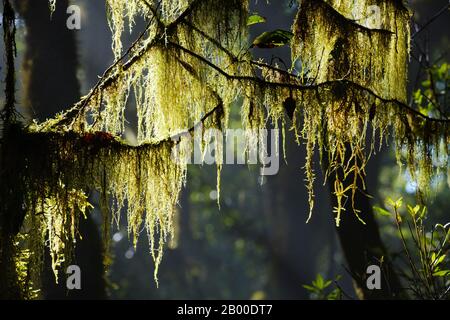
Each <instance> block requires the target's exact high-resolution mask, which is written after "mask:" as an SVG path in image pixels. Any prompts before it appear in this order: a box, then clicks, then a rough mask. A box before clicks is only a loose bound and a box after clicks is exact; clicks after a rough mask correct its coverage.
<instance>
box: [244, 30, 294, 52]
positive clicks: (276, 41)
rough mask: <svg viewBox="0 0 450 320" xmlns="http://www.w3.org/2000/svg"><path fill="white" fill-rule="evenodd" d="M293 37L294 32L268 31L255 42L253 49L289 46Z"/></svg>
mask: <svg viewBox="0 0 450 320" xmlns="http://www.w3.org/2000/svg"><path fill="white" fill-rule="evenodd" d="M292 37H293V34H292V32H289V31H286V30H281V29H277V30H274V31H266V32H263V33H262V34H261V35H259V36H258V37H256V38H255V40H253V43H252V45H251V48H254V47H257V48H268V49H270V48H276V47H282V46H284V45H286V44H288V43H289V42H290V41H291V39H292Z"/></svg>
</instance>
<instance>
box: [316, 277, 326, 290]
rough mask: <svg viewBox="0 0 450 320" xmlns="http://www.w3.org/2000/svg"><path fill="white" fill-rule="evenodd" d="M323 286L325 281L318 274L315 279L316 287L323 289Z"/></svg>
mask: <svg viewBox="0 0 450 320" xmlns="http://www.w3.org/2000/svg"><path fill="white" fill-rule="evenodd" d="M324 285H325V281H324V279H323V277H322V275H321V274H320V273H319V274H318V275H317V278H316V287H317V288H319V289H323V288H324Z"/></svg>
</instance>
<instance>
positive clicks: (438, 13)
mask: <svg viewBox="0 0 450 320" xmlns="http://www.w3.org/2000/svg"><path fill="white" fill-rule="evenodd" d="M449 8H450V3H448V4H447V5H445V6H444V7H443V8H442V9H441V10H439V11H438V12H437V13H436V14H435V15H434V16H433V17H432V18H431V19H430V20H428V21H427V22H426V23H425V24H424V25H423V26H422V27H421V28H420V29H419V30H417V31H416V32H415V33H414V34H413V35H412V36H411V38H412V39H414V38H415V37H416V36H417V35H419V34H420V33H421V32H422V31H423V30H425V29H426V28H427V27H428V26H429V25H430V24H432V23H433V22H434V21H435V20H436V19H437V18H439V17H440V16H441V15H442V14H444V13H445V11H447V10H448V9H449Z"/></svg>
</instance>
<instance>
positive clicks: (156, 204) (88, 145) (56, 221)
mask: <svg viewBox="0 0 450 320" xmlns="http://www.w3.org/2000/svg"><path fill="white" fill-rule="evenodd" d="M25 137H26V138H25V139H24V140H23V141H21V143H22V145H23V146H26V148H24V150H27V151H25V152H24V154H23V155H22V156H23V157H24V158H25V159H26V161H27V163H29V165H28V166H27V168H26V170H25V171H24V172H23V177H22V179H21V180H22V181H23V183H24V184H25V186H26V187H27V188H26V190H28V192H27V195H26V199H27V201H26V209H27V218H26V222H25V225H24V227H23V232H22V234H25V235H27V236H29V237H32V238H34V239H33V240H32V241H31V242H30V243H34V244H36V243H43V241H42V240H43V237H44V236H45V234H47V236H48V239H49V243H48V246H49V248H50V254H51V258H52V259H51V261H52V267H53V269H54V272H55V275H57V271H58V269H59V268H60V267H62V266H65V265H66V264H67V263H68V262H70V260H71V258H72V253H73V247H74V245H75V243H76V242H77V241H78V240H79V239H80V236H81V235H79V234H78V226H77V224H78V221H79V219H80V217H82V216H83V215H85V214H86V213H87V210H88V209H89V207H90V204H89V203H88V201H87V197H86V195H85V193H84V190H98V191H99V192H100V195H101V196H103V195H106V196H107V198H108V199H109V198H112V199H113V202H112V206H111V208H108V207H109V206H108V205H106V207H104V208H102V209H103V210H104V211H105V212H103V214H104V215H105V216H107V217H108V219H107V221H108V222H107V224H111V223H112V222H113V221H118V220H119V217H120V213H121V212H122V211H123V210H125V211H126V212H127V220H128V230H129V234H130V237H131V238H132V240H133V242H134V244H136V241H137V240H138V238H139V233H140V230H141V228H142V225H145V227H146V230H147V232H148V235H149V239H150V251H151V254H152V256H153V259H154V261H155V279H156V275H157V271H158V266H159V264H160V262H161V258H162V252H163V247H164V245H165V243H166V242H167V241H168V240H169V238H170V237H171V236H172V235H173V215H174V212H175V210H176V205H177V202H178V195H179V191H180V189H181V186H182V184H183V181H184V179H185V175H186V165H185V164H178V163H176V162H174V161H172V160H171V153H172V147H173V143H174V142H172V141H171V140H167V141H162V142H159V143H153V144H146V145H141V146H139V147H129V146H126V145H125V144H123V143H121V142H120V141H118V140H117V139H115V138H113V137H112V136H111V135H109V134H106V133H102V132H98V133H85V134H80V135H78V136H77V135H74V134H73V133H68V134H61V133H33V134H31V133H30V134H27V135H25ZM37 146H39V147H37ZM106 227H109V226H106ZM36 237H37V238H38V239H39V241H37V239H36ZM30 250H33V255H32V256H33V257H34V259H35V260H36V261H35V262H36V264H39V262H41V261H42V258H39V257H42V255H43V253H44V252H43V248H33V249H30ZM36 268H37V269H38V267H36Z"/></svg>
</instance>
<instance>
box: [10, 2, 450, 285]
mask: <svg viewBox="0 0 450 320" xmlns="http://www.w3.org/2000/svg"><path fill="white" fill-rule="evenodd" d="M51 4H52V5H54V1H51ZM374 4H375V5H378V6H379V8H380V10H381V21H379V26H378V27H377V28H373V29H370V28H368V27H366V26H364V25H362V24H361V23H360V21H359V20H360V19H359V18H360V17H356V16H355V15H354V12H359V13H361V12H366V11H367V9H368V6H369V5H374ZM107 9H108V21H109V25H110V27H111V31H112V50H113V53H114V57H115V62H114V64H113V65H112V66H111V67H110V68H109V69H108V70H107V71H106V72H105V74H104V76H103V77H102V78H101V80H100V81H99V83H98V84H97V85H96V86H95V87H94V88H93V89H92V90H91V91H90V93H89V94H88V95H87V96H85V97H83V98H82V99H81V100H80V102H78V103H77V104H76V105H74V106H73V107H72V108H71V109H69V110H68V111H66V112H64V113H61V114H59V115H57V116H56V117H55V118H54V119H49V120H48V121H46V122H44V123H39V124H38V123H34V124H32V125H30V126H28V127H27V128H26V129H24V130H18V131H17V132H16V136H15V138H14V141H17V147H16V148H15V149H13V150H16V151H17V150H20V152H19V151H17V152H15V153H13V154H11V155H10V156H11V159H12V160H13V161H12V163H15V164H16V165H17V166H19V165H20V167H21V169H20V170H17V172H18V173H19V177H18V179H16V180H15V181H16V182H15V183H16V184H17V185H16V186H14V188H15V190H23V193H24V197H23V199H18V200H17V202H18V203H22V202H24V203H25V206H24V207H25V209H24V210H25V214H24V215H25V217H24V222H23V224H22V232H21V233H20V234H19V235H18V236H17V241H16V242H15V243H16V244H15V247H14V250H15V252H16V254H14V257H15V259H16V265H17V268H18V274H19V275H20V277H19V278H20V282H21V283H23V284H24V285H23V286H24V287H26V288H28V289H27V290H28V291H29V292H35V291H33V290H34V289H35V288H37V287H39V270H41V269H40V268H41V265H42V255H43V252H44V239H46V237H48V239H49V241H48V242H47V243H46V245H47V246H48V247H49V248H50V253H51V260H52V267H53V269H54V271H55V275H57V273H58V270H59V269H60V268H63V267H64V266H66V265H67V263H69V262H70V259H71V256H72V254H73V249H74V246H75V244H76V242H77V241H78V240H79V239H80V238H81V236H82V235H80V234H79V233H78V225H77V222H78V221H79V218H80V217H82V216H84V215H86V214H88V211H89V208H90V207H91V205H90V204H89V203H88V201H87V195H86V194H85V190H96V191H98V193H99V194H100V208H101V211H102V217H103V222H102V229H103V237H104V242H105V253H107V252H108V251H109V240H110V229H111V225H112V224H114V223H117V224H118V223H119V218H120V213H121V212H122V211H126V212H127V214H126V216H127V225H128V232H129V237H130V238H131V240H132V241H133V243H134V245H136V243H137V241H138V238H139V233H140V230H141V229H142V226H145V229H146V231H147V233H148V236H149V247H150V253H151V255H152V257H153V260H154V262H155V280H156V281H157V273H158V267H159V265H160V263H161V259H162V254H163V249H164V246H165V245H166V243H168V242H170V239H171V238H172V237H173V236H174V225H175V218H174V215H175V213H176V206H177V204H178V197H179V193H180V190H181V188H182V186H183V184H184V183H185V178H186V170H187V165H186V163H185V161H174V159H173V157H174V150H176V151H177V152H176V157H177V158H178V160H179V159H186V158H188V157H189V155H190V152H191V150H192V145H191V142H190V141H191V139H190V138H191V136H192V135H193V134H194V129H196V128H197V127H198V126H203V127H204V128H205V129H216V130H219V131H214V134H213V136H212V137H211V136H207V135H203V136H202V139H201V140H202V145H201V149H202V150H201V151H202V154H205V153H206V152H207V146H208V144H209V143H210V140H211V138H213V139H214V144H215V150H216V153H215V156H216V162H217V171H218V173H217V188H218V190H217V191H218V194H220V171H221V168H222V157H223V145H222V143H221V139H219V136H218V133H220V130H221V129H226V128H227V127H228V115H229V113H230V110H229V108H230V105H231V104H232V103H233V102H234V101H235V100H236V99H237V98H239V97H242V98H243V103H242V107H241V118H242V125H243V128H244V129H245V135H246V136H245V138H246V141H245V152H246V154H247V157H248V158H250V157H251V155H252V154H255V153H256V152H260V155H264V154H265V153H266V152H267V146H266V144H267V142H266V139H265V138H266V137H265V136H264V134H263V132H262V131H261V130H262V129H266V128H267V127H268V126H270V125H271V126H274V127H275V128H279V127H280V126H281V129H282V134H283V141H284V137H285V132H284V131H285V128H286V127H287V126H288V122H287V121H286V118H285V114H286V113H287V114H288V116H289V117H290V118H291V120H292V124H291V127H290V128H289V129H291V130H293V131H294V133H295V135H296V139H297V142H298V143H304V144H305V145H306V159H305V160H306V162H305V165H304V169H305V171H306V179H307V182H306V186H307V189H308V192H309V204H310V207H311V210H310V213H309V218H308V220H309V219H310V218H311V215H312V212H313V211H312V210H313V205H314V181H315V178H316V175H315V172H314V170H313V168H314V164H313V159H314V154H315V152H318V153H319V154H320V158H321V161H322V164H324V174H325V176H326V178H329V177H331V176H332V175H333V176H334V177H335V179H334V181H335V183H334V194H335V196H336V197H337V207H336V208H334V212H335V218H336V224H337V225H338V226H339V224H340V221H341V219H342V214H343V213H344V202H345V201H351V202H352V204H353V213H354V214H356V215H357V216H358V217H359V218H360V220H361V222H362V223H364V213H362V212H360V210H359V209H358V208H357V206H356V205H355V203H354V201H353V200H354V197H355V194H356V193H357V192H365V190H364V188H365V186H364V181H365V166H366V164H367V161H368V160H369V158H370V156H371V154H372V153H373V152H375V151H376V148H377V147H381V145H382V144H383V142H384V140H385V139H387V136H388V135H389V134H391V135H392V137H393V139H394V141H395V143H396V145H397V150H398V151H397V152H398V154H397V157H398V161H399V163H405V164H406V165H407V167H408V170H409V171H410V172H411V173H412V174H413V177H415V178H416V179H417V180H418V182H419V186H420V187H421V188H425V187H426V186H427V184H428V183H429V180H430V177H431V176H432V175H433V173H434V170H435V166H434V165H433V159H434V158H435V157H438V156H439V152H443V153H444V154H445V155H447V157H446V158H447V160H446V161H445V164H443V165H442V166H443V167H445V168H447V167H448V164H447V161H448V150H447V146H448V144H449V142H450V141H449V129H448V124H447V123H448V122H447V121H439V120H433V119H429V118H427V117H424V115H421V114H420V113H418V112H417V111H415V110H413V109H411V108H409V107H408V106H406V105H405V102H406V84H407V63H408V59H409V42H410V37H409V32H410V31H409V18H410V13H409V11H408V10H407V9H406V8H405V7H404V6H403V4H402V2H401V1H393V0H391V1H381V0H379V1H366V0H352V1H349V0H329V1H324V0H303V1H300V2H299V11H298V14H297V17H296V20H295V23H294V25H293V33H294V37H293V42H292V53H293V57H294V59H297V58H298V59H300V61H301V63H302V74H301V75H300V76H295V75H292V74H290V73H289V72H288V71H283V70H280V69H279V67H278V66H268V65H265V64H264V63H263V62H262V61H252V57H251V55H250V53H249V52H248V50H246V48H248V47H249V44H248V41H247V39H248V35H247V26H246V20H247V16H248V1H242V0H230V1H220V0H204V1H201V0H191V1H187V0H177V1H169V0H163V1H151V0H147V1H142V0H128V1H125V0H108V1H107ZM138 16H143V17H144V18H145V19H146V20H147V21H148V22H149V24H148V27H147V28H146V30H145V31H144V32H143V33H142V35H141V36H140V37H139V39H138V40H137V41H136V42H135V43H134V44H133V45H132V46H131V47H130V48H129V49H127V50H124V48H123V45H122V42H121V39H122V35H123V33H124V32H128V31H130V30H131V29H132V28H133V25H134V21H135V19H136V18H137V17H138ZM130 97H134V98H135V101H134V102H135V103H136V109H137V118H138V143H137V146H130V145H127V144H126V143H125V142H123V141H122V140H121V139H120V137H121V136H122V135H123V133H124V130H125V121H126V119H125V108H126V106H127V104H128V103H129V99H130ZM285 111H286V112H285ZM4 138H5V136H4ZM443 146H444V147H443ZM278 148H279V147H278V146H277V149H276V150H275V151H276V152H277V153H278V152H279V150H278ZM442 149H444V150H442ZM272 152H273V150H272ZM21 164H23V165H21ZM350 176H351V177H353V180H352V181H350V182H349V181H348V177H350ZM361 186H362V187H361ZM360 188H361V189H360ZM218 198H219V197H218ZM219 201H220V200H219V199H218V202H219ZM219 203H220V202H219ZM16 249H17V250H16ZM14 250H13V251H14ZM109 263H110V259H108V257H107V258H106V259H105V264H109Z"/></svg>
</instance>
